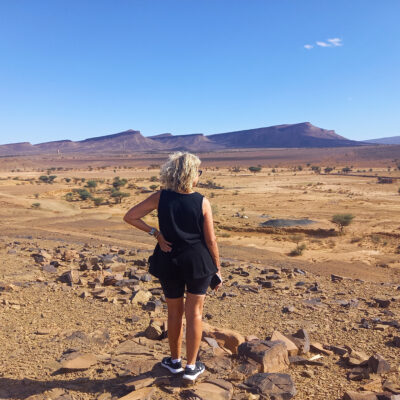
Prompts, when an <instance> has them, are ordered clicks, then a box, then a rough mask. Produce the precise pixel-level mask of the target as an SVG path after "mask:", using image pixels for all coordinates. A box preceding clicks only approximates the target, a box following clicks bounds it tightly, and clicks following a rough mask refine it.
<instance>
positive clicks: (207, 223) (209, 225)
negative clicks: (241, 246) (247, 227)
mask: <svg viewBox="0 0 400 400" xmlns="http://www.w3.org/2000/svg"><path fill="white" fill-rule="evenodd" d="M203 216H204V227H203V231H204V240H205V242H206V245H207V247H208V250H209V251H210V254H211V257H212V259H213V261H214V264H215V265H216V266H217V268H218V273H219V274H220V273H221V264H220V260H219V251H218V245H217V238H216V236H215V232H214V221H213V216H212V209H211V204H210V202H209V201H208V199H207V198H206V197H203Z"/></svg>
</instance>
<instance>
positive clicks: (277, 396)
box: [244, 373, 296, 400]
mask: <svg viewBox="0 0 400 400" xmlns="http://www.w3.org/2000/svg"><path fill="white" fill-rule="evenodd" d="M244 385H245V386H247V387H248V388H249V389H250V390H251V391H253V392H254V393H257V394H261V395H264V396H269V397H268V398H270V399H273V400H289V399H291V398H293V397H294V396H295V395H296V387H295V385H294V383H293V381H292V378H291V376H290V375H288V374H269V373H257V374H254V375H252V376H250V377H249V378H247V379H246V381H245V382H244Z"/></svg>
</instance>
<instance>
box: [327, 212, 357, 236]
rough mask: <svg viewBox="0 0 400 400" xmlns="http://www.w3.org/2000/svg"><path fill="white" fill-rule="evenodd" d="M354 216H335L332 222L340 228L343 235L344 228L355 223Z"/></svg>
mask: <svg viewBox="0 0 400 400" xmlns="http://www.w3.org/2000/svg"><path fill="white" fill-rule="evenodd" d="M353 218H354V215H352V214H335V215H334V216H333V217H332V219H331V222H333V223H334V224H336V225H337V226H338V228H339V231H340V233H341V234H342V233H343V230H344V227H345V226H349V225H350V224H351V223H352V221H353Z"/></svg>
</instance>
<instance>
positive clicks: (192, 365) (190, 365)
mask: <svg viewBox="0 0 400 400" xmlns="http://www.w3.org/2000/svg"><path fill="white" fill-rule="evenodd" d="M186 367H187V368H189V369H192V370H193V369H195V368H196V365H195V364H186Z"/></svg>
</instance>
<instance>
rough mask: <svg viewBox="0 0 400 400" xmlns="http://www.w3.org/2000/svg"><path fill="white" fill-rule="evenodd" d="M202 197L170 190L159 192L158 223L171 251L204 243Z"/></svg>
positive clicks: (196, 194)
mask: <svg viewBox="0 0 400 400" xmlns="http://www.w3.org/2000/svg"><path fill="white" fill-rule="evenodd" d="M203 197H204V196H203V195H202V194H200V193H198V192H193V193H189V194H184V193H178V192H175V191H172V190H161V192H160V200H159V203H158V221H159V227H160V231H161V232H162V234H163V235H164V237H165V239H166V240H168V241H169V242H172V249H173V250H174V249H175V250H178V249H181V248H184V247H186V246H188V245H194V244H196V243H200V242H204V233H203V223H204V217H203V210H202V204H203Z"/></svg>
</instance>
